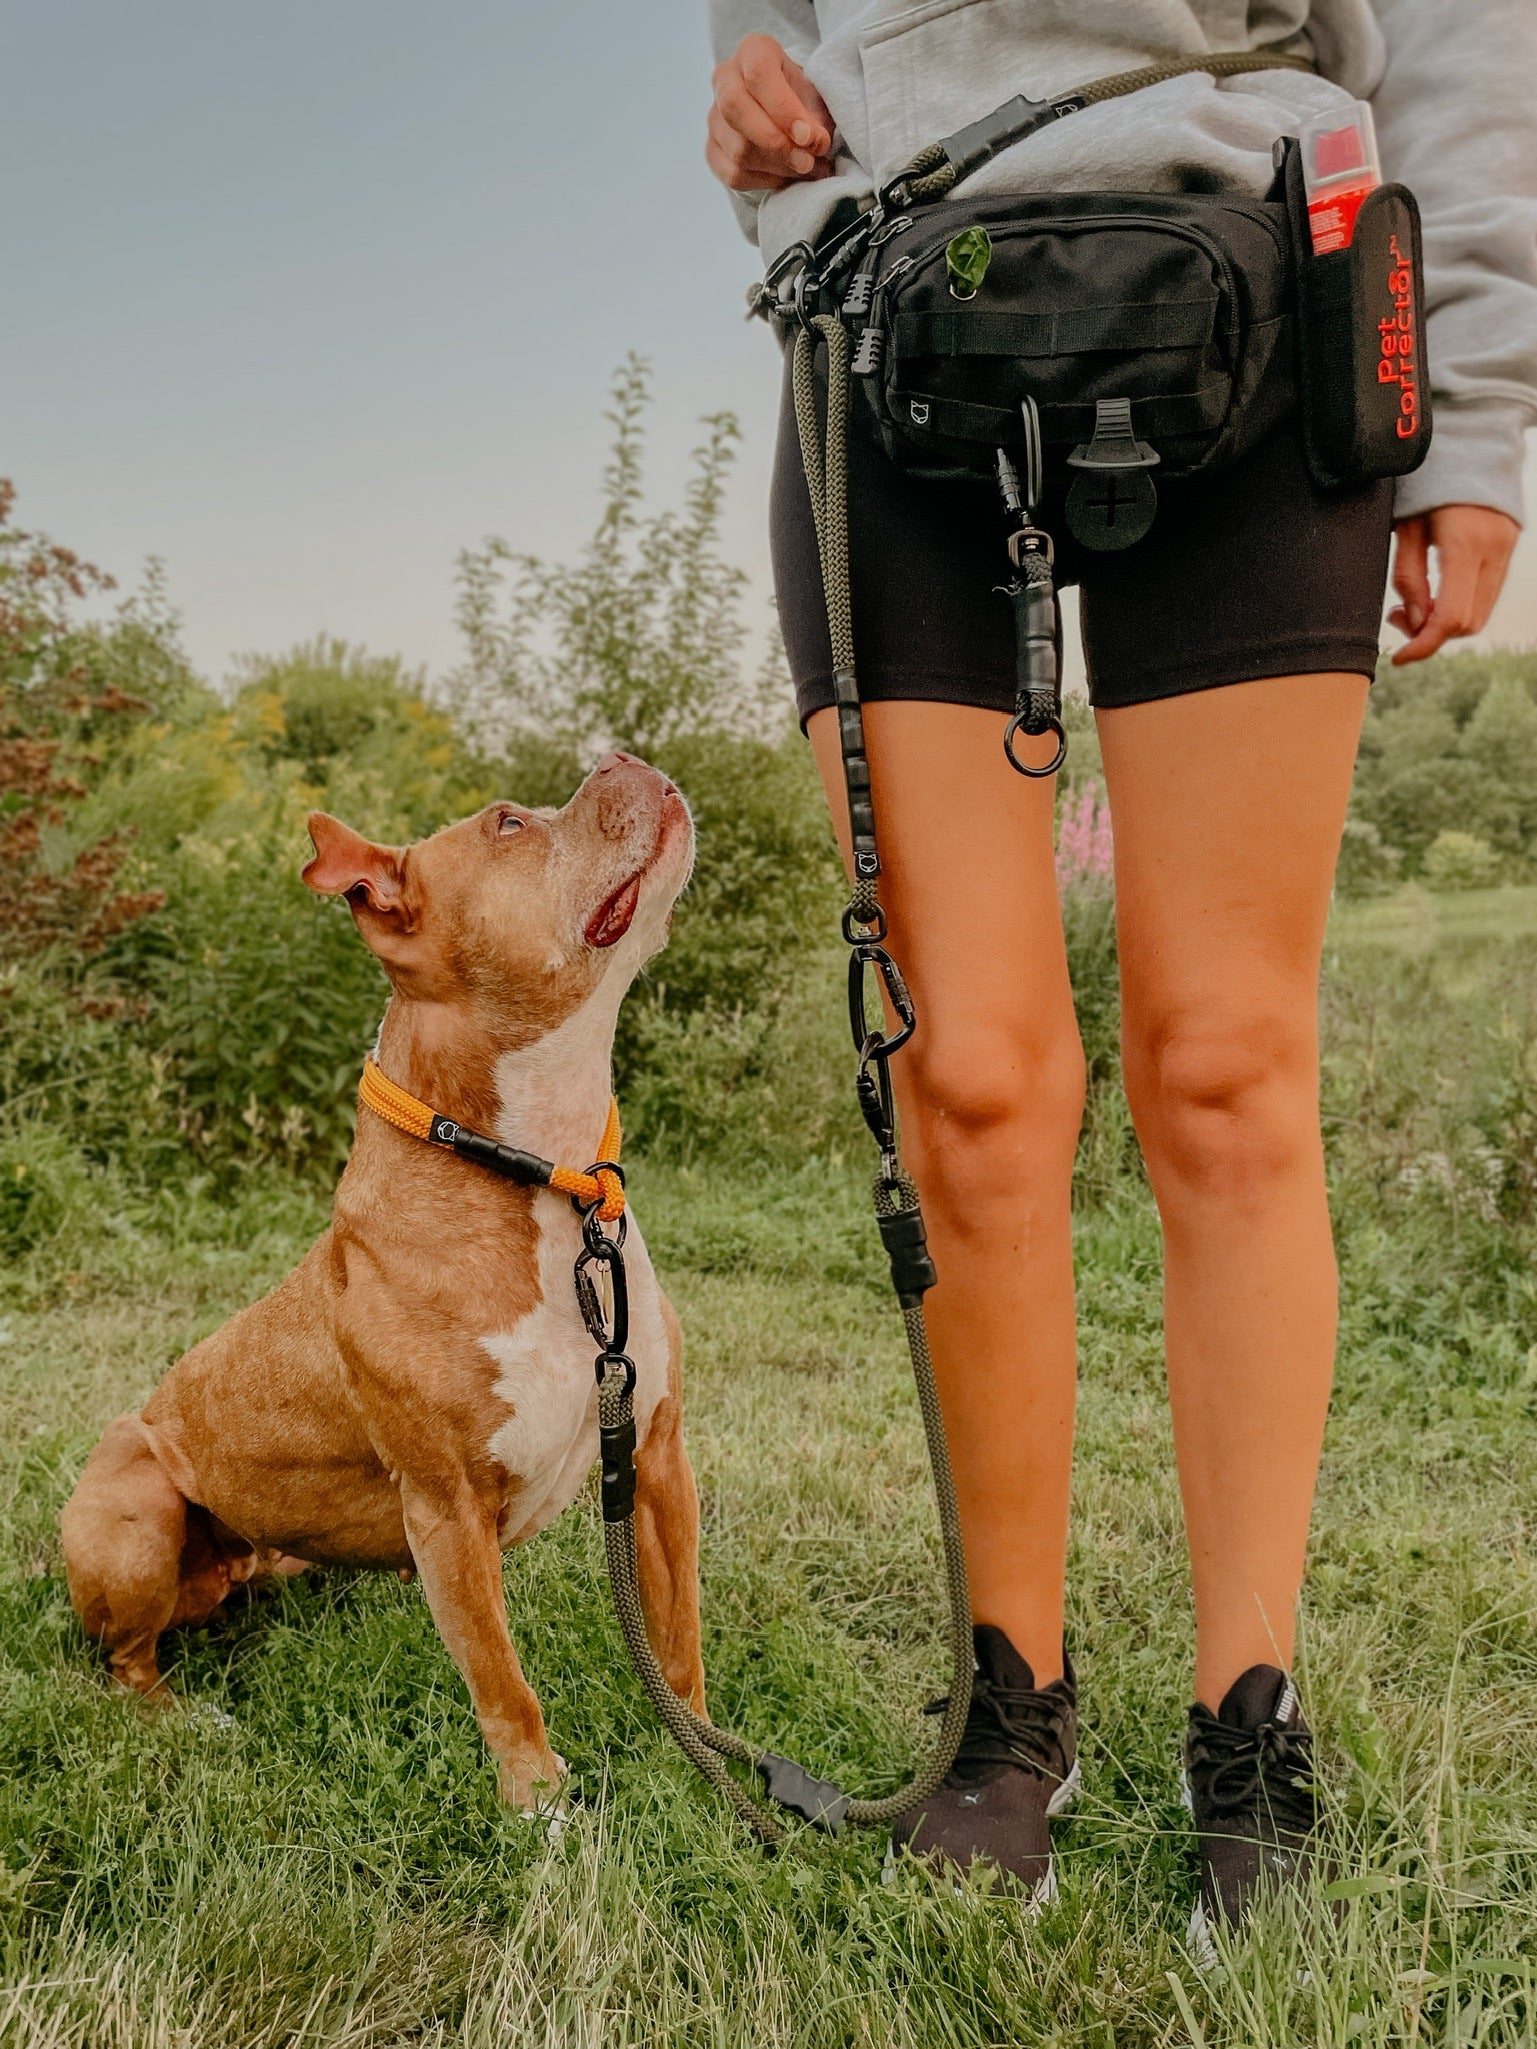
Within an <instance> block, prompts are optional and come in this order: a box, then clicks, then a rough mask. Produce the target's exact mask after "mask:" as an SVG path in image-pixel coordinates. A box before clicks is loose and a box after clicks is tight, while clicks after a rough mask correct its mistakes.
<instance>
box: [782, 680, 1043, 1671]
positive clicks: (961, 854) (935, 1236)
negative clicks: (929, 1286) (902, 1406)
mask: <svg viewBox="0 0 1537 2049" xmlns="http://www.w3.org/2000/svg"><path fill="white" fill-rule="evenodd" d="M865 725H866V734H867V744H868V749H869V757H870V770H871V778H872V783H873V787H874V792H875V805H876V822H877V828H878V832H879V836H880V846H881V855H882V859H883V862H884V864H885V873H884V875H883V877H882V882H881V901H882V903H883V905H884V906H885V909H886V913H887V916H888V918H889V919H890V924H891V934H890V939H889V942H888V943H889V945H890V948H891V951H892V954H893V955H894V957H895V958H896V960H897V962H898V963H899V965H900V966H901V968H902V972H903V974H904V975H905V976H906V978H907V981H908V984H909V986H910V987H911V989H912V993H913V1000H914V1002H915V1004H916V1006H917V1012H918V1031H917V1034H916V1036H915V1037H914V1038H913V1040H912V1042H911V1044H910V1045H909V1046H907V1047H906V1048H905V1049H904V1050H903V1051H902V1052H900V1053H899V1054H897V1056H896V1057H895V1059H894V1060H893V1062H892V1079H893V1081H894V1083H895V1085H896V1092H897V1101H898V1107H899V1111H900V1114H901V1118H902V1134H903V1145H904V1152H905V1157H906V1163H907V1165H908V1167H909V1169H910V1170H911V1172H912V1174H913V1177H914V1179H915V1180H916V1182H917V1184H918V1188H919V1191H920V1193H921V1195H922V1198H923V1208H924V1215H925V1218H926V1219H927V1224H928V1233H929V1244H930V1247H931V1249H932V1251H933V1254H934V1259H935V1263H936V1265H937V1267H938V1270H939V1284H938V1286H937V1287H936V1288H934V1289H933V1290H932V1292H931V1293H930V1295H929V1297H928V1320H929V1334H930V1339H931V1342H932V1346H933V1352H934V1365H935V1374H936V1378H937V1381H938V1385H939V1395H940V1402H941V1405H942V1407H943V1410H944V1416H945V1429H946V1434H947V1436H948V1439H949V1444H950V1456H951V1461H952V1463H953V1465H954V1468H955V1480H956V1491H957V1494H958V1496H959V1500H960V1512H961V1525H962V1530H963V1533H964V1536H965V1543H966V1560H967V1569H968V1573H969V1576H970V1580H971V1599H972V1609H973V1613H974V1614H975V1617H976V1619H977V1620H978V1621H979V1622H990V1623H993V1624H994V1625H995V1626H996V1627H998V1628H999V1629H1002V1630H1003V1631H1004V1632H1005V1633H1006V1634H1007V1635H1008V1637H1009V1638H1010V1640H1011V1641H1012V1642H1013V1644H1014V1646H1015V1648H1016V1649H1017V1650H1018V1651H1019V1652H1020V1654H1021V1655H1022V1656H1023V1657H1025V1658H1027V1659H1028V1660H1029V1662H1030V1664H1031V1666H1032V1668H1033V1670H1034V1674H1035V1682H1036V1684H1037V1686H1045V1685H1049V1684H1050V1682H1051V1681H1052V1680H1054V1679H1057V1678H1059V1677H1060V1676H1061V1672H1062V1583H1063V1572H1064V1567H1065V1562H1066V1552H1067V1506H1068V1487H1069V1479H1070V1468H1071V1463H1072V1441H1073V1398H1074V1388H1075V1378H1076V1364H1075V1360H1076V1354H1075V1343H1074V1329H1073V1265H1072V1235H1071V1217H1070V1210H1069V1195H1070V1188H1071V1179H1072V1165H1073V1153H1074V1149H1075V1147H1076V1144H1077V1138H1078V1127H1079V1123H1080V1121H1081V1118H1082V1113H1083V1053H1082V1049H1081V1047H1080V1045H1079V1041H1078V1028H1077V1021H1076V1019H1075V1017H1074V1015H1073V1007H1072V996H1071V993H1070V991H1069V988H1068V980H1067V960H1066V954H1065V951H1064V948H1063V943H1062V921H1061V917H1060V914H1059V911H1058V905H1057V892H1056V879H1055V870H1054V865H1053V854H1052V801H1053V787H1052V785H1051V783H1049V782H1048V783H1026V782H1024V781H1022V780H1021V778H1020V777H1019V776H1017V775H1016V774H1015V773H1014V772H1013V770H1012V769H1010V768H1009V766H1008V764H1007V763H1006V762H1005V760H1004V758H1003V749H1002V746H1001V744H1000V742H1001V735H1002V721H1001V720H1000V719H999V718H998V717H997V715H996V714H994V713H989V712H984V711H977V710H975V709H972V708H971V707H968V706H964V705H940V704H928V703H890V702H883V703H878V704H872V705H868V706H867V707H866V710H865ZM809 731H810V735H811V741H812V746H813V748H814V749H815V752H816V757H817V763H818V766H819V767H820V769H821V772H822V777H823V780H824V782H825V784H826V786H827V791H828V801H829V803H830V805H831V807H832V812H833V817H834V820H835V822H836V824H837V827H838V832H839V837H840V840H841V842H842V844H843V850H844V857H845V860H846V859H847V857H848V844H847V812H846V805H845V801H844V793H843V780H842V771H841V767H840V764H839V758H838V734H837V725H836V722H835V718H834V715H833V713H831V712H820V713H817V714H816V715H815V716H814V717H813V718H812V719H811V721H810V723H809Z"/></svg>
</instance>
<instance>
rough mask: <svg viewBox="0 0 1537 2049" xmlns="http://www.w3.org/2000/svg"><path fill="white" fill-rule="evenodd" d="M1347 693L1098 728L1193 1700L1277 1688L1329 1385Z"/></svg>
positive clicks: (1209, 700)
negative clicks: (1189, 1615)
mask: <svg viewBox="0 0 1537 2049" xmlns="http://www.w3.org/2000/svg"><path fill="white" fill-rule="evenodd" d="M1366 688H1367V685H1366V681H1365V678H1364V677H1362V676H1359V675H1345V674H1327V675H1307V676H1289V677H1280V678H1272V679H1270V680H1267V681H1264V682H1254V683H1239V684H1232V685H1229V686H1226V687H1224V688H1221V689H1213V690H1204V691H1199V692H1196V693H1193V694H1190V695H1186V696H1180V697H1173V698H1167V699H1162V700H1158V701H1154V702H1150V703H1144V704H1137V705H1128V706H1123V707H1121V708H1118V709H1115V710H1112V711H1105V712H1102V713H1101V714H1100V716H1099V731H1100V739H1101V744H1102V747H1103V751H1104V761H1105V774H1106V780H1107V782H1108V785H1109V793H1110V805H1111V814H1112V818H1113V821H1114V829H1115V875H1116V903H1117V923H1118V931H1119V935H1120V951H1121V981H1122V992H1123V1005H1124V1024H1123V1034H1124V1051H1125V1076H1126V1090H1127V1095H1128V1098H1129V1100H1130V1102H1131V1107H1132V1113H1133V1116H1134V1118H1135V1121H1136V1126H1137V1132H1138V1136H1139V1138H1140V1140H1141V1143H1142V1149H1143V1154H1144V1157H1145V1158H1146V1161H1147V1165H1148V1172H1149V1175H1150V1177H1151V1179H1152V1183H1153V1190H1154V1193H1155V1195H1156V1197H1157V1200H1158V1207H1159V1212H1160V1215H1161V1217H1162V1220H1163V1232H1164V1246H1165V1327H1166V1345H1167V1354H1168V1373H1169V1393H1170V1400H1171V1403H1172V1406H1173V1412H1174V1429H1175V1438H1176V1445H1177V1450H1178V1460H1179V1474H1180V1487H1181V1492H1182V1494H1183V1497H1184V1504H1185V1520H1186V1526H1187V1529H1188V1532H1189V1539H1190V1555H1191V1570H1192V1575H1193V1579H1194V1586H1195V1606H1196V1634H1197V1650H1196V1695H1197V1697H1198V1698H1199V1699H1200V1700H1202V1701H1205V1702H1208V1703H1209V1704H1211V1705H1212V1706H1213V1707H1215V1706H1216V1705H1217V1704H1218V1703H1219V1702H1220V1701H1221V1700H1222V1697H1223V1695H1224V1693H1225V1692H1226V1690H1227V1688H1228V1687H1229V1686H1230V1685H1231V1683H1232V1681H1233V1680H1234V1679H1235V1678H1236V1677H1237V1676H1238V1675H1239V1674H1240V1673H1241V1672H1243V1671H1245V1670H1246V1669H1247V1668H1248V1667H1249V1666H1251V1665H1255V1664H1269V1665H1281V1666H1286V1665H1288V1664H1289V1662H1290V1659H1291V1656H1292V1651H1293V1628H1294V1616H1293V1611H1294V1606H1295V1602H1296V1598H1297V1594H1298V1591H1299V1588H1300V1586H1301V1582H1302V1574H1303V1561H1304V1556H1305V1552H1306V1547H1307V1532H1308V1522H1309V1518H1310V1515H1311V1510H1312V1501H1313V1490H1314V1485H1315V1482H1316V1479H1317V1472H1318V1461H1319V1455H1320V1450H1321V1446H1322V1440H1323V1428H1324V1417H1325V1412H1326V1410H1327V1407H1328V1401H1329V1390H1330V1384H1331V1381H1332V1377H1333V1367H1334V1340H1335V1323H1336V1277H1335V1266H1334V1248H1333V1243H1332V1239H1331V1235H1330V1229H1329V1216H1328V1210H1327V1206H1326V1202H1325V1193H1324V1164H1323V1144H1322V1138H1321V1134H1320V1129H1319V1115H1318V975H1319V966H1320V961H1321V958H1322V951H1323V939H1324V926H1325V922H1326V919H1327V916H1328V908H1329V896H1330V891H1331V889H1332V887H1333V880H1334V867H1335V861H1336V858H1337V855H1338V852H1339V843H1340V835H1341V831H1342V827H1343V821H1344V816H1345V805H1346V800H1347V797H1348V795H1349V789H1350V777H1351V770H1352V767H1353V765H1354V761H1355V753H1356V742H1357V739H1358V737H1359V733H1360V726H1361V718H1362V714H1363V711H1364V708H1365V703H1366Z"/></svg>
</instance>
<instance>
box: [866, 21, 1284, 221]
mask: <svg viewBox="0 0 1537 2049" xmlns="http://www.w3.org/2000/svg"><path fill="white" fill-rule="evenodd" d="M1317 68H1318V67H1317V65H1316V64H1315V63H1314V61H1313V59H1312V58H1311V57H1302V56H1297V55H1295V54H1291V53H1287V52H1283V51H1281V50H1277V49H1268V50H1221V51H1215V52H1213V53H1212V54H1211V55H1209V56H1205V57H1166V58H1165V59H1164V60H1163V61H1162V62H1161V63H1158V64H1143V65H1140V66H1139V67H1138V68H1137V69H1136V70H1135V71H1116V72H1113V73H1112V74H1111V75H1110V77H1108V78H1096V79H1092V80H1091V81H1090V82H1089V84H1087V85H1077V86H1074V87H1073V88H1072V89H1071V90H1070V91H1068V92H1064V93H1058V94H1057V95H1056V96H1055V98H1053V99H1049V100H1029V99H1026V98H1025V97H1024V96H1023V95H1020V96H1019V97H1018V98H1016V99H1012V100H1009V101H1007V102H1006V103H1005V104H1004V105H1003V106H1001V107H997V108H995V109H994V110H993V112H992V113H991V114H984V115H983V117H982V119H981V120H980V121H973V122H971V123H970V124H969V125H968V126H967V127H965V128H957V129H956V131H955V133H954V134H953V135H947V136H945V137H944V138H943V139H942V140H941V141H939V142H931V143H930V144H929V145H928V147H927V148H926V149H921V150H920V151H919V152H918V154H917V155H916V156H915V157H914V158H913V160H912V162H911V163H910V164H909V165H908V166H907V168H906V169H905V170H904V171H902V172H900V173H899V174H898V176H897V177H896V178H894V179H893V180H892V182H891V184H890V185H888V186H887V187H886V196H887V197H888V198H889V199H890V200H891V202H892V203H893V204H894V205H896V206H899V207H900V206H913V205H920V204H922V203H924V202H926V201H928V200H931V199H943V198H944V197H945V195H946V194H947V193H949V192H953V191H954V189H955V187H956V186H957V185H958V184H959V183H960V182H961V180H962V179H963V178H969V177H970V175H971V173H972V172H973V171H975V170H979V169H980V168H981V166H982V165H983V164H985V163H987V162H988V161H989V159H990V158H992V157H995V156H997V155H998V154H999V152H1000V151H1001V150H1005V149H1012V148H1013V146H1014V144H1015V143H1016V142H1023V141H1024V139H1025V137H1026V136H1027V135H1034V134H1035V132H1036V130H1037V129H1038V128H1044V127H1046V126H1047V124H1048V123H1049V122H1052V121H1060V120H1061V119H1063V117H1064V116H1065V115H1068V114H1078V113H1081V112H1082V111H1083V109H1084V108H1085V107H1097V106H1099V105H1101V104H1102V103H1103V102H1104V101H1106V100H1119V99H1124V98H1125V97H1126V95H1127V94H1128V93H1134V92H1142V91H1144V90H1145V89H1146V88H1147V87H1148V86H1150V85H1162V84H1164V83H1165V81H1166V80H1168V79H1171V78H1184V77H1187V76H1188V75H1189V74H1190V73H1192V72H1197V71H1204V72H1206V73H1208V74H1209V75H1210V76H1211V77H1213V78H1241V77H1243V76H1244V75H1245V74H1246V73H1248V72H1251V71H1316V70H1317Z"/></svg>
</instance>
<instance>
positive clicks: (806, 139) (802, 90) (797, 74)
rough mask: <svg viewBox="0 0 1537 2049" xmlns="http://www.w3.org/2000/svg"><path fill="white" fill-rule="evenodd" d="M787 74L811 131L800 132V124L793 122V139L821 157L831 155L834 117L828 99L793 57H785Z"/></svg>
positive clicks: (791, 129)
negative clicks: (804, 111)
mask: <svg viewBox="0 0 1537 2049" xmlns="http://www.w3.org/2000/svg"><path fill="white" fill-rule="evenodd" d="M785 76H786V78H788V80H789V81H790V84H791V86H792V88H793V89H794V92H795V96H796V98H797V99H798V100H799V101H800V103H801V105H802V106H803V107H804V108H805V109H806V113H807V115H808V116H809V120H808V122H807V126H808V127H809V129H810V131H811V132H810V133H809V134H806V135H803V134H801V133H800V132H799V126H798V124H795V123H792V124H791V128H790V138H791V140H792V141H794V142H798V143H800V144H801V146H802V147H803V148H804V149H809V150H811V151H813V152H814V153H815V154H816V155H817V156H819V157H821V156H830V155H831V154H832V146H833V117H832V114H831V112H830V110H829V108H828V105H827V102H826V100H824V99H823V97H822V95H821V94H820V93H819V92H818V91H817V89H816V87H815V86H814V85H813V84H812V83H811V80H810V79H809V78H808V77H807V76H806V74H805V72H804V71H802V69H801V68H800V66H799V65H798V64H797V63H796V61H795V59H794V58H793V57H786V58H785Z"/></svg>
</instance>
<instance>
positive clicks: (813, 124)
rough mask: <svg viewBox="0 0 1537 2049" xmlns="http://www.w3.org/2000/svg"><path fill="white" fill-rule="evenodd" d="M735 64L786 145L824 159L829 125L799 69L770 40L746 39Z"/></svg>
mask: <svg viewBox="0 0 1537 2049" xmlns="http://www.w3.org/2000/svg"><path fill="white" fill-rule="evenodd" d="M735 61H736V64H737V66H738V69H739V71H740V73H741V77H742V81H743V83H744V84H745V86H746V87H747V90H748V91H749V92H750V93H751V95H752V97H753V98H754V99H755V100H756V101H757V103H758V105H759V106H760V107H761V108H762V109H763V112H764V113H765V114H766V115H767V116H768V118H769V120H770V121H772V122H773V124H774V126H775V127H776V128H777V129H778V130H779V132H780V134H781V135H783V136H784V138H785V140H786V142H788V143H790V144H791V145H792V146H793V147H794V148H797V149H800V150H805V151H809V152H810V154H811V156H812V157H813V159H815V158H816V157H819V156H825V155H826V153H827V150H828V147H829V145H830V144H831V141H832V122H831V121H830V120H829V119H828V117H827V109H826V108H825V107H824V106H823V105H822V100H821V95H820V94H819V93H816V92H815V91H813V90H811V88H810V87H809V82H808V81H807V79H806V76H805V74H804V72H802V70H801V68H800V66H799V65H798V64H796V63H795V62H794V61H793V59H791V58H790V57H787V56H786V55H785V53H784V51H783V50H782V49H781V48H780V46H779V44H778V43H776V42H775V41H774V39H773V37H772V36H748V37H747V38H746V39H745V40H744V41H743V42H742V44H741V46H740V47H739V48H738V50H737V53H736V59H735ZM807 168H808V169H809V168H810V167H809V166H808V167H807ZM802 175H803V174H802Z"/></svg>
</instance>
